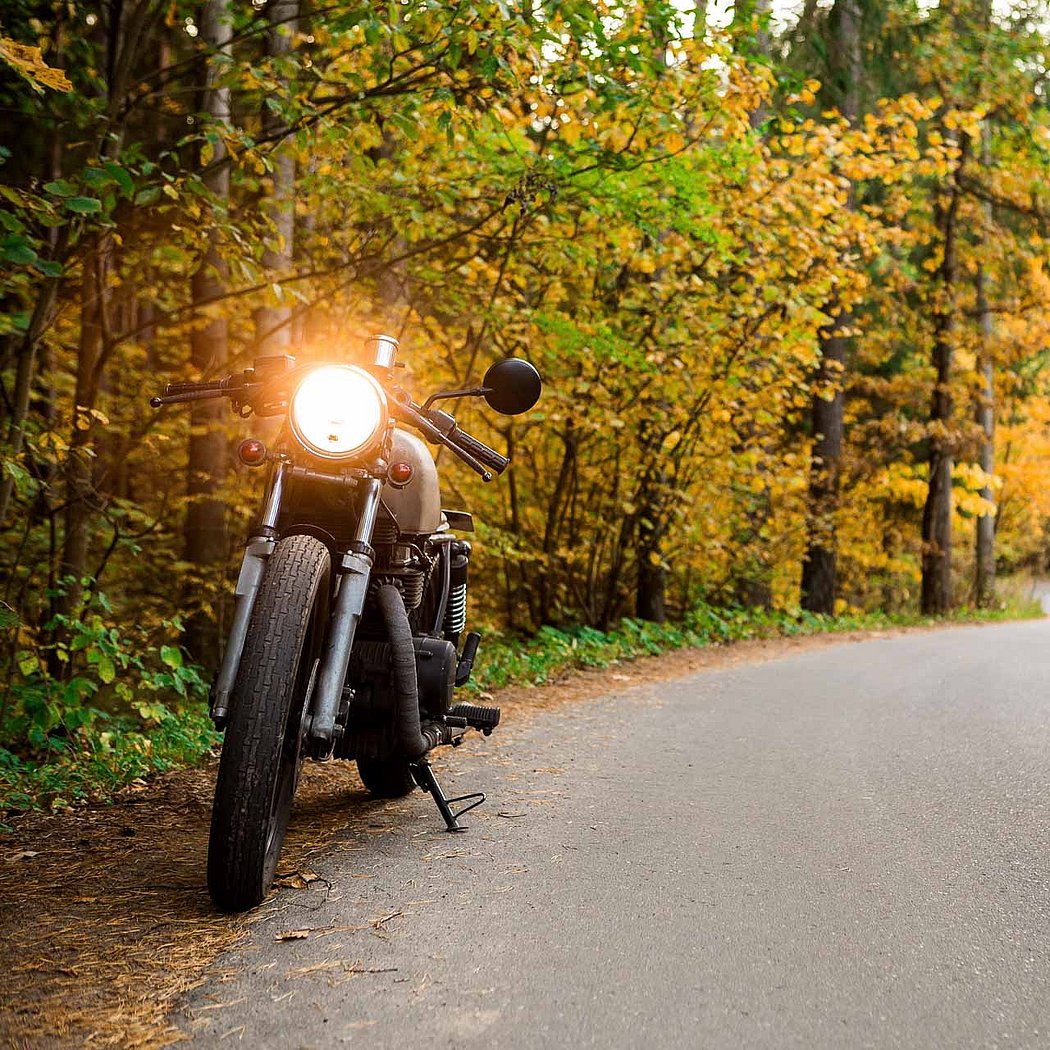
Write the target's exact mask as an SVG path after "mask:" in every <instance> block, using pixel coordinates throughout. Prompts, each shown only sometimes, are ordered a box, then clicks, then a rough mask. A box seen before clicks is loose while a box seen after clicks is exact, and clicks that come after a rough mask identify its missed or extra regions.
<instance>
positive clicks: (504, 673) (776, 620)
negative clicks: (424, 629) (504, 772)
mask: <svg viewBox="0 0 1050 1050" xmlns="http://www.w3.org/2000/svg"><path fill="white" fill-rule="evenodd" d="M1042 615H1043V612H1042V609H1041V607H1040V605H1039V603H1038V602H1036V601H1033V600H1031V599H1030V598H1026V597H1021V598H1018V599H1016V600H1014V601H1011V602H1010V603H1008V604H1006V605H1004V606H1002V607H1000V608H996V609H960V610H958V611H957V612H955V613H953V614H952V615H951V616H948V617H940V618H937V617H924V616H918V615H914V614H896V615H887V614H886V613H880V612H876V613H861V614H853V615H844V616H835V617H830V616H819V615H816V614H814V613H808V612H803V611H796V612H766V611H764V610H761V609H733V608H730V609H724V608H722V609H716V608H714V607H712V606H706V605H705V606H699V607H697V608H696V609H694V610H693V611H692V612H691V613H690V614H689V615H688V616H687V617H686V619H685V620H684V622H682V623H667V624H654V623H647V622H645V621H643V620H632V619H625V620H621V621H620V623H619V624H618V625H617V626H616V627H614V628H612V629H611V630H609V631H598V630H595V629H594V628H593V627H575V628H570V629H567V630H559V629H556V628H554V627H544V628H542V629H541V630H540V631H539V632H538V633H537V634H536V635H535V636H533V637H532V638H530V639H515V638H510V637H501V636H499V635H495V636H494V635H489V636H488V637H487V638H486V639H485V641H484V643H483V646H482V649H481V656H480V659H479V662H478V665H477V667H476V668H475V672H474V677H473V679H472V680H471V683H470V686H468V688H469V689H472V690H473V691H475V692H479V691H491V690H493V689H500V688H502V687H503V686H507V685H541V684H543V683H544V682H549V681H551V680H553V679H555V678H557V677H559V676H561V675H563V674H565V673H567V672H569V671H572V670H575V669H577V668H585V667H607V666H608V665H610V664H613V663H616V662H617V661H621V660H635V659H637V658H638V657H641V656H654V655H656V654H658V653H662V652H668V651H670V650H673V649H685V648H691V647H696V648H699V647H703V646H708V645H724V644H726V643H728V642H740V641H747V640H749V639H755V638H790V637H801V636H805V635H812V634H828V633H835V632H843V631H862V630H878V629H880V628H887V627H914V626H934V625H936V624H943V623H946V622H947V623H984V622H991V621H997V620H1016V619H1038V618H1039V617H1041V616H1042Z"/></svg>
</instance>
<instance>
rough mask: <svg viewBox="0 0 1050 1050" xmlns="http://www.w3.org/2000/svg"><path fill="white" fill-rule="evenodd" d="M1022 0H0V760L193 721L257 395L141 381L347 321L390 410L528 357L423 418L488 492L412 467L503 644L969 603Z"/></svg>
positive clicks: (1018, 187)
mask: <svg viewBox="0 0 1050 1050" xmlns="http://www.w3.org/2000/svg"><path fill="white" fill-rule="evenodd" d="M1046 8H1047V5H1046V4H1045V3H1043V2H1033V3H1010V4H1006V5H993V4H992V2H991V0H944V2H942V3H939V4H937V3H930V2H928V0H927V2H919V0H805V2H804V4H799V5H797V7H796V8H789V7H784V8H783V9H782V8H781V7H779V6H775V5H771V4H770V2H769V0H738V2H737V3H735V5H729V8H728V10H725V9H723V8H722V7H719V8H718V9H717V10H716V9H715V7H714V5H711V10H708V5H706V4H704V3H702V2H701V3H693V4H685V3H681V2H677V3H668V2H663V0H637V2H624V3H619V2H614V0H599V2H595V0H586V2H584V0H559V2H557V3H550V2H544V0H521V2H518V0H493V2H488V0H475V2H461V3H439V2H436V0H400V2H390V3H386V4H359V3H353V2H344V0H333V2H331V3H329V4H312V3H308V2H307V0H251V3H244V2H238V3H235V2H233V0H200V2H197V0H195V2H192V3H191V2H188V0H165V2H163V3H161V2H160V0H108V2H105V3H75V2H73V0H46V2H44V0H5V3H4V4H3V6H2V10H0V107H2V113H3V119H2V121H0V260H2V262H0V413H2V417H3V418H2V420H0V462H2V474H0V566H2V572H0V589H2V594H0V628H2V637H3V644H2V648H0V664H2V668H0V676H2V678H3V680H4V689H3V697H2V699H0V777H3V776H15V775H16V774H18V773H19V772H20V771H24V770H25V769H26V768H28V767H30V766H32V765H34V764H39V763H41V762H45V761H46V760H50V759H51V758H55V757H58V758H61V757H62V756H75V755H76V754H80V753H85V752H88V753H90V754H91V755H92V756H94V758H96V759H98V760H99V761H103V760H104V759H105V755H106V754H107V753H109V752H112V751H113V750H114V748H116V747H117V744H116V742H115V741H116V738H118V737H122V738H125V739H129V740H133V741H134V742H135V745H134V746H135V747H136V748H137V749H138V750H139V751H140V752H141V758H142V763H140V765H138V766H135V767H134V768H135V769H136V770H138V769H140V768H141V769H147V768H156V767H162V764H163V761H165V760H164V759H163V755H162V746H161V744H160V743H158V740H159V739H160V738H159V736H158V733H157V729H158V727H165V726H166V727H167V730H166V731H167V732H168V734H169V736H170V737H171V739H170V740H168V742H167V744H165V745H164V747H168V748H169V749H174V752H178V753H184V752H185V751H186V750H187V749H188V750H192V749H193V748H194V747H197V748H200V747H202V746H207V744H208V743H209V742H210V740H211V739H212V738H211V737H210V736H209V735H208V732H209V731H208V730H207V729H206V728H205V727H204V719H203V718H202V717H200V715H199V712H200V710H202V698H203V697H204V695H205V694H206V686H207V680H208V676H209V674H210V672H211V670H212V669H213V668H214V666H215V664H216V661H217V658H218V654H219V650H220V646H221V642H222V638H223V630H224V628H225V627H228V624H229V617H230V612H231V598H230V594H231V590H232V580H233V579H234V578H235V575H236V569H237V564H238V559H239V553H240V549H241V547H242V545H243V542H244V539H245V536H246V535H247V530H248V528H249V525H250V523H251V519H252V515H253V513H254V511H255V508H256V504H257V502H258V499H259V496H260V486H261V484H262V480H261V476H260V473H259V472H253V471H251V470H249V469H248V468H245V467H243V466H241V465H240V464H239V463H238V462H237V460H236V457H235V454H234V450H235V448H236V446H237V443H238V442H239V441H240V440H241V439H243V438H245V437H248V436H259V437H263V438H265V437H267V426H268V425H269V423H268V421H266V420H263V421H259V420H255V419H251V420H242V419H238V418H236V417H234V416H232V415H231V414H230V412H229V410H228V407H227V406H226V405H225V404H224V403H216V402H199V403H197V404H195V405H194V406H193V408H192V410H190V409H189V408H180V407H169V408H164V409H162V410H160V411H154V410H153V409H151V408H150V407H149V404H148V398H149V396H150V395H151V394H154V393H160V392H161V390H162V389H163V387H164V385H165V384H166V383H168V382H177V381H183V380H194V379H214V378H218V377H221V376H222V375H224V374H226V373H228V372H230V371H233V370H236V369H241V368H244V367H246V366H248V365H250V364H251V362H252V361H253V359H254V358H256V357H258V356H261V355H264V354H290V355H293V356H294V357H295V358H296V359H297V360H300V361H304V360H338V361H353V360H354V359H355V356H356V355H359V354H360V353H361V352H362V348H363V343H364V340H365V338H366V337H367V336H369V335H371V334H374V333H377V332H386V333H389V334H391V335H394V336H396V337H397V338H398V339H399V340H400V341H401V348H402V360H404V361H405V362H407V365H408V369H407V375H408V383H409V385H410V386H411V388H412V390H413V392H414V395H415V397H416V398H417V400H422V399H424V398H425V397H426V396H427V395H428V394H430V393H433V392H435V391H437V390H440V389H449V388H453V389H455V388H462V387H464V386H468V385H471V384H476V383H477V382H478V381H479V379H480V377H481V375H482V374H483V373H484V371H485V369H486V368H487V367H488V366H489V365H490V364H491V363H492V362H494V361H496V360H498V359H500V358H503V357H509V356H520V357H524V358H527V359H528V360H530V361H531V362H533V363H534V364H535V365H536V367H537V368H538V369H539V370H540V372H541V373H542V375H543V377H544V383H545V388H544V394H543V397H542V398H541V400H540V402H539V404H538V405H537V406H536V408H535V409H534V410H532V411H531V412H529V413H528V414H526V415H524V416H521V417H517V418H514V419H510V418H508V417H497V416H495V415H494V414H493V413H491V412H486V411H485V409H484V407H483V406H478V405H473V404H465V405H464V407H463V408H462V410H461V411H460V412H459V413H458V414H459V418H460V420H461V422H462V423H463V424H464V426H465V427H466V429H468V430H469V431H471V432H472V433H476V434H478V436H479V437H481V438H482V439H483V440H485V441H487V442H488V443H489V444H491V445H493V446H494V447H496V448H498V449H500V450H506V451H507V454H508V455H509V456H510V457H511V458H512V460H513V466H512V467H511V469H510V470H509V471H508V473H507V474H506V475H505V476H504V477H503V478H502V479H500V480H499V481H497V482H495V483H493V484H491V485H482V484H481V483H480V481H479V480H478V479H477V478H476V476H475V475H474V474H472V473H471V472H470V471H469V470H467V469H466V468H465V467H463V466H462V465H461V464H459V463H457V462H455V461H454V460H452V459H451V458H450V457H449V456H448V455H447V453H446V454H443V455H441V456H440V457H439V465H440V468H441V471H442V483H443V489H444V493H443V494H444V501H445V504H446V505H447V506H452V507H464V508H468V509H469V510H471V511H472V513H473V514H474V516H475V518H476V520H477V522H478V531H477V533H476V536H475V537H474V538H473V542H474V545H475V554H474V562H473V566H474V568H473V569H472V576H471V581H472V582H471V610H472V612H471V615H472V619H473V621H474V622H475V623H476V624H480V625H481V626H482V627H487V628H489V629H490V630H491V631H493V632H497V633H501V634H502V635H503V636H504V637H507V638H526V637H530V636H533V635H535V634H536V632H538V631H543V630H545V629H558V630H561V631H569V632H571V631H574V630H591V631H592V632H593V631H602V632H604V631H608V630H610V629H614V628H615V627H616V625H617V624H618V623H620V622H621V621H622V620H623V619H624V618H625V617H627V618H630V619H631V621H632V622H634V621H641V622H652V623H656V624H662V623H668V624H671V625H674V624H681V623H683V622H687V621H688V620H689V617H690V616H691V615H695V611H696V610H698V609H705V610H716V611H717V610H723V611H727V610H728V611H730V612H732V614H733V615H737V614H738V613H739V612H740V611H741V610H759V611H760V612H761V613H764V614H767V615H770V616H773V615H776V616H781V617H784V618H787V619H791V618H792V617H794V618H796V619H797V618H798V617H800V616H810V617H814V616H816V617H824V618H827V620H828V622H829V623H831V622H832V621H833V620H834V619H835V618H836V617H842V616H847V617H848V616H863V615H866V614H880V615H905V616H906V615H912V616H915V615H925V616H945V615H949V614H952V613H953V611H954V610H957V609H959V608H972V609H977V610H980V609H995V608H997V607H999V606H1000V605H1001V601H1002V599H1001V596H1000V594H999V593H998V591H997V576H998V577H999V578H1000V579H1001V578H1002V577H1003V576H1004V575H1009V574H1013V573H1016V572H1019V571H1029V572H1035V573H1038V572H1039V571H1040V570H1041V569H1042V568H1043V566H1044V563H1045V561H1046V555H1047V536H1046V527H1047V523H1048V521H1050V429H1048V427H1050V403H1048V397H1047V395H1048V393H1050V357H1048V346H1050V344H1048V336H1050V275H1048V274H1047V272H1046V271H1047V268H1048V266H1050V230H1048V218H1050V183H1048V178H1047V176H1048V173H1050V113H1048V110H1047V93H1048V85H1047V79H1048V75H1050V65H1048V55H1050V41H1048V35H1047V34H1048V32H1050V22H1048V21H1047V15H1048V12H1047V10H1046ZM194 711H195V712H198V714H197V715H195V716H193V717H191V716H190V715H188V714H186V712H194ZM194 718H196V721H195V720H194ZM165 753H167V752H165ZM151 763H152V765H151ZM114 775H117V774H116V773H115V774H114Z"/></svg>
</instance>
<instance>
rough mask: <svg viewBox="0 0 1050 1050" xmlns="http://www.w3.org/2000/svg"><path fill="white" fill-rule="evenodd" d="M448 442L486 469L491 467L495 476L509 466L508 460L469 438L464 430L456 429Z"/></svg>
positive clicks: (474, 439)
mask: <svg viewBox="0 0 1050 1050" xmlns="http://www.w3.org/2000/svg"><path fill="white" fill-rule="evenodd" d="M449 440H450V441H452V442H454V443H455V445H456V446H457V447H458V448H460V449H462V450H463V451H465V452H467V453H469V454H470V455H472V456H473V457H474V458H475V459H476V460H478V461H479V462H481V463H484V464H485V466H486V467H491V468H492V469H493V470H494V471H495V472H496V473H497V474H502V473H503V472H504V471H505V470H506V469H507V467H508V466H510V460H509V459H507V457H506V456H501V455H500V454H499V453H498V452H497V451H496V450H495V449H494V448H489V446H488V445H486V444H485V443H484V442H482V441H478V439H477V438H473V437H471V436H470V435H469V434H468V433H467V432H466V431H465V430H460V429H459V428H458V427H457V428H456V429H455V430H454V431H453V432H452V433H451V434H450V435H449Z"/></svg>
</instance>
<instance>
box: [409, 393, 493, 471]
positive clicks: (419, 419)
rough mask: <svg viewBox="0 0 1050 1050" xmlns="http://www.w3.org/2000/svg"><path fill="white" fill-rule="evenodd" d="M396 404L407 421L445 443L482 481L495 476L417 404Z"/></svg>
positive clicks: (442, 443)
mask: <svg viewBox="0 0 1050 1050" xmlns="http://www.w3.org/2000/svg"><path fill="white" fill-rule="evenodd" d="M396 405H397V407H398V408H399V409H400V410H401V413H402V417H403V418H404V420H405V422H406V423H410V424H411V425H412V426H414V427H415V428H416V429H417V430H420V431H422V432H423V434H425V435H426V436H427V437H428V438H430V440H431V441H433V442H434V443H435V444H437V445H444V446H445V448H447V449H448V450H449V451H450V452H452V453H453V454H454V455H457V456H459V458H460V459H461V460H463V462H464V463H466V465H467V466H468V467H470V469H471V470H473V471H474V472H475V473H476V474H478V475H479V476H480V478H481V480H482V481H485V482H488V481H491V480H492V478H493V476H494V475H493V473H492V471H491V470H489V468H488V467H486V466H485V464H484V463H482V462H481V460H480V459H477V458H476V457H475V456H472V455H471V454H470V453H469V452H467V451H466V449H462V448H460V447H459V445H457V444H456V443H455V442H454V441H453V440H452V439H451V438H450V437H449V436H448V435H447V434H445V433H444V432H443V431H442V430H441V428H440V427H439V426H437V425H436V424H435V423H433V422H432V421H431V420H430V419H428V418H427V417H426V416H425V415H423V414H422V412H420V410H419V409H418V408H417V407H416V406H415V405H413V404H411V403H408V404H406V403H405V402H404V401H398V402H396ZM450 418H451V417H450Z"/></svg>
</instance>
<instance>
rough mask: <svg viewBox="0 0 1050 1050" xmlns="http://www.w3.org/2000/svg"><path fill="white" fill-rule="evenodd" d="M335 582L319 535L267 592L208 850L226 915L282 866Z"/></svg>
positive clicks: (279, 564)
mask: <svg viewBox="0 0 1050 1050" xmlns="http://www.w3.org/2000/svg"><path fill="white" fill-rule="evenodd" d="M330 578H331V557H330V556H329V553H328V548H327V547H325V545H324V544H323V543H321V542H320V540H317V539H315V538H313V537H312V536H289V537H287V538H285V539H283V540H281V541H280V542H279V543H278V544H277V546H276V548H275V549H274V552H273V554H272V555H271V556H270V559H269V561H268V563H267V566H266V573H265V575H264V576H263V579H262V583H261V584H260V586H259V593H258V595H257V597H256V600H255V606H254V608H253V610H252V617H251V621H250V623H249V626H248V635H247V638H246V639H245V643H244V651H243V653H242V654H241V663H240V668H239V670H238V672H237V680H236V682H235V684H234V687H233V692H232V694H231V696H230V714H229V720H228V722H227V726H226V737H225V739H224V741H223V745H222V757H221V758H220V760H219V776H218V780H217V782H216V785H215V805H214V807H213V809H212V819H211V838H210V841H209V844H208V892H209V893H210V894H211V897H212V900H213V901H215V904H216V905H217V906H218V907H219V908H220V909H222V910H223V911H227V912H236V911H245V910H246V909H248V908H254V907H255V906H256V905H257V904H259V903H260V902H261V901H262V900H263V898H264V897H265V896H266V894H267V892H268V891H269V889H270V884H271V883H272V882H273V877H274V873H275V872H276V870H277V858H278V857H279V856H280V853H281V846H282V844H283V843H284V834H285V831H286V830H287V828H288V818H289V816H290V815H291V811H292V798H293V796H294V794H295V786H296V782H297V780H298V777H299V770H300V769H301V767H302V760H303V717H304V714H305V710H306V706H305V705H306V701H307V694H308V692H309V688H310V685H311V681H312V679H313V677H314V674H315V670H316V664H317V660H318V658H319V656H320V652H321V644H322V641H323V638H324V630H325V626H326V623H327V611H328V593H329V580H330Z"/></svg>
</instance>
